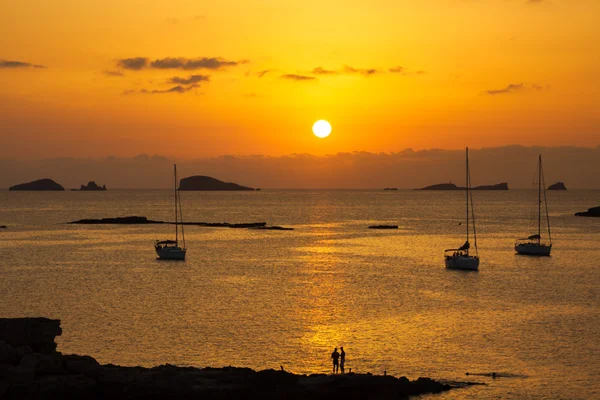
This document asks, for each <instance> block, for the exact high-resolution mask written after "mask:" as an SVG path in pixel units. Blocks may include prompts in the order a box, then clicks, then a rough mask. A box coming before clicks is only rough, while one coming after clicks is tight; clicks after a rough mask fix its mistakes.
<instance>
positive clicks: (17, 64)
mask: <svg viewBox="0 0 600 400" xmlns="http://www.w3.org/2000/svg"><path fill="white" fill-rule="evenodd" d="M3 68H46V67H45V66H44V65H39V64H32V63H28V62H24V61H11V60H2V59H0V69H3Z"/></svg>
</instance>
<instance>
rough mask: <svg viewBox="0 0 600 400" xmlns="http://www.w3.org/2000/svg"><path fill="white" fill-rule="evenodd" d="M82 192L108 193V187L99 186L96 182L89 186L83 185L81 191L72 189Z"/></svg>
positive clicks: (89, 183) (91, 182) (90, 183)
mask: <svg viewBox="0 0 600 400" xmlns="http://www.w3.org/2000/svg"><path fill="white" fill-rule="evenodd" d="M72 190H76V191H80V192H84V191H87V190H96V191H106V185H102V186H98V185H97V184H96V182H94V181H89V182H88V184H87V185H81V187H80V188H79V189H72Z"/></svg>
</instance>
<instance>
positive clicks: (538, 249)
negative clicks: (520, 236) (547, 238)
mask: <svg viewBox="0 0 600 400" xmlns="http://www.w3.org/2000/svg"><path fill="white" fill-rule="evenodd" d="M551 250H552V245H545V244H537V243H521V244H517V245H515V251H516V252H517V253H518V254H522V255H526V256H549V255H550V251H551Z"/></svg>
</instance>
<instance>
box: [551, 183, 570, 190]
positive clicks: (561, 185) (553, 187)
mask: <svg viewBox="0 0 600 400" xmlns="http://www.w3.org/2000/svg"><path fill="white" fill-rule="evenodd" d="M548 190H567V187H566V186H565V184H564V182H556V183H555V184H554V185H550V186H548Z"/></svg>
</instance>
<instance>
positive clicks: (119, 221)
mask: <svg viewBox="0 0 600 400" xmlns="http://www.w3.org/2000/svg"><path fill="white" fill-rule="evenodd" d="M69 224H84V225H85V224H88V225H133V224H138V225H144V224H174V222H166V221H155V220H152V219H148V218H146V217H138V216H132V217H116V218H100V219H94V218H91V219H80V220H77V221H71V222H69ZM179 224H180V225H195V226H207V227H211V228H258V227H265V226H266V225H267V223H266V222H249V223H242V224H230V223H229V222H179ZM269 228H274V229H278V228H279V229H283V228H281V227H269ZM285 229H288V228H285ZM289 229H291V228H289Z"/></svg>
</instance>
